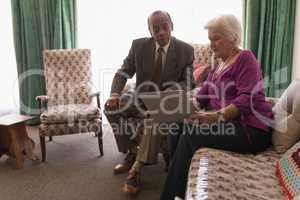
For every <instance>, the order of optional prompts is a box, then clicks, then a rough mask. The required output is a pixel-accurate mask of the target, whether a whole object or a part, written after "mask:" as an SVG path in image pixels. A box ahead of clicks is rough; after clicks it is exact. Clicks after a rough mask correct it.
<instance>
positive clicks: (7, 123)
mask: <svg viewBox="0 0 300 200" xmlns="http://www.w3.org/2000/svg"><path fill="white" fill-rule="evenodd" d="M32 118H33V117H29V116H24V115H18V114H11V115H4V116H1V117H0V142H1V144H0V145H1V146H2V147H4V148H5V149H8V152H6V153H7V154H8V155H9V156H13V157H15V159H16V167H17V169H20V168H22V167H23V163H24V160H25V157H28V158H30V159H33V160H36V159H37V156H35V155H34V153H33V150H34V146H35V144H34V141H33V140H32V139H31V138H29V136H28V134H27V131H26V125H25V122H26V121H27V120H29V119H32Z"/></svg>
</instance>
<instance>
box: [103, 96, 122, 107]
mask: <svg viewBox="0 0 300 200" xmlns="http://www.w3.org/2000/svg"><path fill="white" fill-rule="evenodd" d="M119 106H120V95H119V94H112V95H111V97H110V98H109V99H108V100H107V101H106V103H105V109H106V110H115V109H118V108H119Z"/></svg>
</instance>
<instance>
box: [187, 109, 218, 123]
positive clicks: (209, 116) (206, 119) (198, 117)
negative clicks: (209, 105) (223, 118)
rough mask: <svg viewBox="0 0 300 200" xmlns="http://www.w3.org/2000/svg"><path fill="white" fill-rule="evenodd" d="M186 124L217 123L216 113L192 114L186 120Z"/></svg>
mask: <svg viewBox="0 0 300 200" xmlns="http://www.w3.org/2000/svg"><path fill="white" fill-rule="evenodd" d="M187 120H188V122H192V123H199V124H202V123H206V124H212V123H216V122H218V114H217V113H216V112H198V111H196V112H194V113H193V114H191V115H190V116H189V118H187Z"/></svg>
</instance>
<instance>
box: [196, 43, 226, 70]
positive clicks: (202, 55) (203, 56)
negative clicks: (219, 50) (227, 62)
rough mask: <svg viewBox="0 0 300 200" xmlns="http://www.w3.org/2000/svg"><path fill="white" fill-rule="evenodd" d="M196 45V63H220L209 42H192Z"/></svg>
mask: <svg viewBox="0 0 300 200" xmlns="http://www.w3.org/2000/svg"><path fill="white" fill-rule="evenodd" d="M191 45H192V47H194V56H195V59H194V64H200V65H209V66H210V65H214V66H215V65H217V64H219V63H220V60H219V59H216V58H215V57H214V55H213V51H212V50H211V48H210V45H209V44H191Z"/></svg>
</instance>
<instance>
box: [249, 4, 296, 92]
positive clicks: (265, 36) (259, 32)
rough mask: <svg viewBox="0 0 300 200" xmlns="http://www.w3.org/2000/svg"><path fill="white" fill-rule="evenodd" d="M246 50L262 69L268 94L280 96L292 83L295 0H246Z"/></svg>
mask: <svg viewBox="0 0 300 200" xmlns="http://www.w3.org/2000/svg"><path fill="white" fill-rule="evenodd" d="M243 3H244V19H243V22H244V48H245V49H250V50H252V51H253V53H254V54H255V55H256V57H257V59H258V61H259V62H260V64H261V66H262V73H263V77H264V80H265V85H266V94H267V95H268V96H272V97H278V96H280V95H281V93H282V92H283V91H284V89H285V88H286V87H287V86H288V85H289V83H290V82H291V73H292V65H293V45H294V27H295V12H296V10H295V8H296V0H244V2H243Z"/></svg>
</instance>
